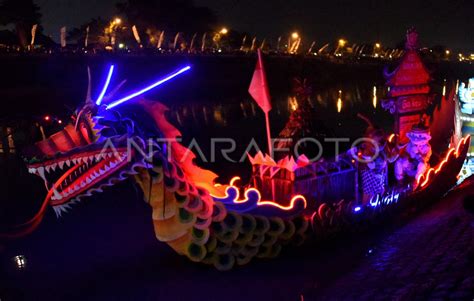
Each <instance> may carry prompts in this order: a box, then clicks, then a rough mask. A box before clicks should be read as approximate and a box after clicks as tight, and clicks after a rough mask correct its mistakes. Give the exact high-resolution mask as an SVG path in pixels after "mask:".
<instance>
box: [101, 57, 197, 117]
mask: <svg viewBox="0 0 474 301" xmlns="http://www.w3.org/2000/svg"><path fill="white" fill-rule="evenodd" d="M189 69H191V66H186V67H184V68H182V69H179V70H178V71H176V72H174V73H171V74H170V75H168V76H167V77H165V78H163V79H160V80H159V81H157V82H155V83H154V84H151V85H149V86H148V87H145V88H143V89H141V90H139V91H137V92H135V93H132V94H130V95H128V96H126V97H123V98H121V99H118V100H116V101H113V102H111V103H110V104H108V105H107V110H108V109H111V108H113V107H116V106H118V105H120V104H122V103H124V102H126V101H128V100H130V99H132V98H135V97H137V96H140V95H142V94H143V93H146V92H148V91H150V90H151V89H154V88H156V87H158V86H160V85H162V84H164V83H165V82H167V81H169V80H171V79H173V78H175V77H176V76H178V75H180V74H181V73H184V72H186V71H188V70H189Z"/></svg>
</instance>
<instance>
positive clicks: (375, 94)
mask: <svg viewBox="0 0 474 301" xmlns="http://www.w3.org/2000/svg"><path fill="white" fill-rule="evenodd" d="M372 105H373V106H374V109H376V108H377V86H374V88H373V89H372Z"/></svg>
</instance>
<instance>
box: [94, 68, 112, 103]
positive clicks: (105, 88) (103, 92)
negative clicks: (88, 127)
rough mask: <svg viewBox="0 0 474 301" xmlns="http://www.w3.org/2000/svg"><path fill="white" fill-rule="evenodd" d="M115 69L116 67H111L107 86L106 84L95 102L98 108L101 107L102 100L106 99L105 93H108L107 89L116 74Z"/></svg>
mask: <svg viewBox="0 0 474 301" xmlns="http://www.w3.org/2000/svg"><path fill="white" fill-rule="evenodd" d="M114 68H115V67H114V65H110V68H109V74H107V79H106V80H105V84H104V87H103V88H102V92H100V95H99V97H98V98H97V100H96V101H95V104H96V105H98V106H100V104H101V102H102V99H104V96H105V92H107V88H108V87H109V84H110V80H111V79H112V74H113V73H114Z"/></svg>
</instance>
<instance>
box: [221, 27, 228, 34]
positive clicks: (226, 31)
mask: <svg viewBox="0 0 474 301" xmlns="http://www.w3.org/2000/svg"><path fill="white" fill-rule="evenodd" d="M228 32H229V30H228V29H227V28H225V27H222V29H221V31H220V32H219V33H220V34H227V33H228Z"/></svg>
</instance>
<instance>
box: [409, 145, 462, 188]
mask: <svg viewBox="0 0 474 301" xmlns="http://www.w3.org/2000/svg"><path fill="white" fill-rule="evenodd" d="M469 138H470V136H466V137H464V138H462V139H461V141H459V143H458V145H457V147H456V148H454V147H452V148H450V149H449V151H448V153H447V154H446V156H445V157H444V159H443V161H441V163H440V164H439V165H438V166H437V167H436V169H435V168H430V169H428V171H427V172H426V173H424V174H421V175H420V176H419V177H418V179H417V185H420V182H421V179H422V178H424V181H423V182H422V183H421V188H423V187H425V186H426V185H427V184H428V182H429V181H430V180H431V179H432V176H431V175H433V174H434V175H436V174H438V173H439V172H440V171H441V169H442V168H443V166H444V165H445V164H446V163H447V162H448V161H449V158H450V157H451V156H452V155H454V157H455V158H458V157H459V156H460V155H461V154H460V153H459V151H460V150H461V146H464V145H465V144H466V142H467V141H468V139H469ZM430 176H431V177H430Z"/></svg>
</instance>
